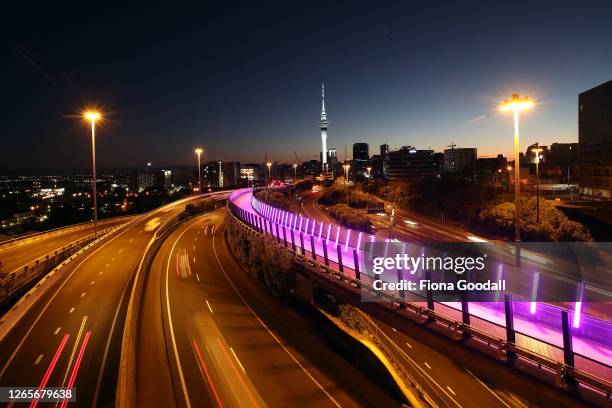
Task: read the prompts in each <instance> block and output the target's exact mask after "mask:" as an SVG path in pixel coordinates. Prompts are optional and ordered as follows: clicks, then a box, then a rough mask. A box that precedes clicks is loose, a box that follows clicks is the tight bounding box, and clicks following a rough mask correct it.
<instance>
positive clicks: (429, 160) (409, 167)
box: [381, 146, 440, 180]
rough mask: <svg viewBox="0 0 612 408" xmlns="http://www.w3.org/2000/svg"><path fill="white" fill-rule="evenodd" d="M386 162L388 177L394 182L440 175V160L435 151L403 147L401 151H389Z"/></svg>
mask: <svg viewBox="0 0 612 408" xmlns="http://www.w3.org/2000/svg"><path fill="white" fill-rule="evenodd" d="M381 151H382V146H381ZM385 161H386V171H387V172H388V177H389V178H390V179H392V180H393V179H403V178H410V177H424V176H434V175H437V174H439V173H440V165H439V162H438V158H437V157H436V155H435V154H434V151H433V150H417V149H416V148H414V147H412V146H402V147H401V148H400V149H399V150H392V151H388V152H387V159H386V160H385ZM383 171H384V169H383Z"/></svg>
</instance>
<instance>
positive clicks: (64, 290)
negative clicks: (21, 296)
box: [0, 198, 191, 407]
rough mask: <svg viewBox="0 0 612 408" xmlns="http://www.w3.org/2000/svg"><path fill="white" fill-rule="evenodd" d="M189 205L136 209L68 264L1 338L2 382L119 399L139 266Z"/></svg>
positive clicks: (91, 401)
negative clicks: (163, 227) (160, 232)
mask: <svg viewBox="0 0 612 408" xmlns="http://www.w3.org/2000/svg"><path fill="white" fill-rule="evenodd" d="M190 199H191V198H189V199H187V200H190ZM184 205H185V200H179V201H176V202H174V203H171V204H169V205H167V206H164V207H161V208H159V209H157V210H154V211H152V212H149V213H147V214H145V215H143V216H140V217H137V218H136V219H134V220H133V221H131V222H130V223H129V224H128V225H126V226H125V227H124V228H122V229H120V230H119V231H117V232H116V233H113V234H111V236H109V237H106V238H104V239H103V240H102V241H101V242H99V243H98V244H96V245H95V246H94V247H92V248H90V249H89V250H88V251H86V252H85V253H83V254H82V255H81V256H79V257H78V258H76V259H75V260H73V261H72V262H70V263H68V264H66V265H65V266H64V267H62V269H61V278H60V279H59V280H58V281H57V282H56V283H55V284H54V285H53V286H52V287H51V288H50V289H49V291H48V292H47V293H45V295H44V297H43V298H41V300H40V301H38V302H36V303H35V304H34V305H33V307H32V308H31V309H30V310H29V311H28V312H27V313H26V314H25V315H24V317H23V318H22V319H21V320H20V321H19V322H18V323H17V325H16V326H15V327H14V328H13V330H12V331H11V332H10V335H8V336H6V337H5V338H4V340H3V341H2V343H0V362H1V363H0V364H1V366H0V386H33V387H43V386H47V387H52V386H54V387H59V386H62V385H64V386H74V387H76V392H77V401H78V405H79V406H88V407H95V406H112V405H113V402H114V390H115V385H116V381H117V366H118V362H119V356H120V345H121V333H122V328H123V320H124V317H125V308H126V306H127V298H128V296H129V292H130V291H129V288H130V287H131V282H132V280H133V274H134V271H135V269H136V267H137V265H138V263H139V261H140V259H141V256H142V253H143V251H144V249H145V247H146V246H147V245H148V243H149V241H150V240H151V239H152V237H153V234H154V232H155V230H156V229H157V228H159V226H160V224H162V223H163V222H165V221H166V220H168V219H170V218H172V217H173V216H175V215H177V214H178V213H179V212H180V211H182V210H183V208H184ZM33 405H36V404H33Z"/></svg>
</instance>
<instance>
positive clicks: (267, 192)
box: [266, 162, 272, 201]
mask: <svg viewBox="0 0 612 408" xmlns="http://www.w3.org/2000/svg"><path fill="white" fill-rule="evenodd" d="M266 166H268V182H267V183H266V201H268V194H269V193H270V181H271V180H272V163H271V162H267V163H266Z"/></svg>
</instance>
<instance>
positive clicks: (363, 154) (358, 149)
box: [353, 143, 370, 162]
mask: <svg viewBox="0 0 612 408" xmlns="http://www.w3.org/2000/svg"><path fill="white" fill-rule="evenodd" d="M353 160H354V161H357V162H367V161H368V160H370V148H369V146H368V144H367V143H353Z"/></svg>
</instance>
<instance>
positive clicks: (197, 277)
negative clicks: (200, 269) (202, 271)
mask: <svg viewBox="0 0 612 408" xmlns="http://www.w3.org/2000/svg"><path fill="white" fill-rule="evenodd" d="M196 279H197V280H198V282H199V281H200V275H198V274H197V272H196Z"/></svg>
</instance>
